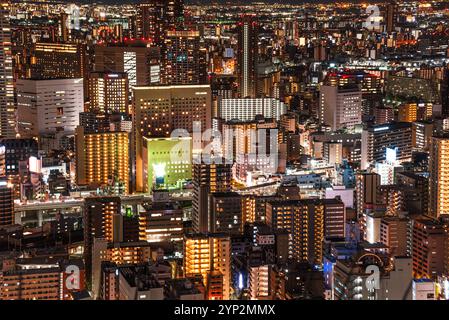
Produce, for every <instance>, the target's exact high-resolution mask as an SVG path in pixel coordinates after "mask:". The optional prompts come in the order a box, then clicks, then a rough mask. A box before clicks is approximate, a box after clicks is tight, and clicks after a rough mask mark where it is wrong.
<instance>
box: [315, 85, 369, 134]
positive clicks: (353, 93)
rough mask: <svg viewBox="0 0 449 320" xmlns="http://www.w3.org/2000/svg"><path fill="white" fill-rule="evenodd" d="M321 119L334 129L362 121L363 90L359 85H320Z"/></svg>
mask: <svg viewBox="0 0 449 320" xmlns="http://www.w3.org/2000/svg"><path fill="white" fill-rule="evenodd" d="M319 109H320V111H319V119H320V121H321V123H324V124H326V125H329V126H330V127H331V130H332V131H335V130H338V129H341V128H349V129H351V128H354V126H355V125H358V124H361V123H362V92H361V91H360V89H359V88H358V87H357V86H352V87H349V86H348V87H337V86H326V85H323V86H321V87H320V107H319Z"/></svg>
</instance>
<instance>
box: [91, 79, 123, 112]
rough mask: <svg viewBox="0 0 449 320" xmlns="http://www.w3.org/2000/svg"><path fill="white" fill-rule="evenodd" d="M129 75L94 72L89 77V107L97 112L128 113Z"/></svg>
mask: <svg viewBox="0 0 449 320" xmlns="http://www.w3.org/2000/svg"><path fill="white" fill-rule="evenodd" d="M128 103H129V82H128V75H127V74H126V73H120V72H114V73H112V72H92V73H91V74H90V77H89V109H88V111H90V112H95V113H107V114H110V113H128V112H129V110H128Z"/></svg>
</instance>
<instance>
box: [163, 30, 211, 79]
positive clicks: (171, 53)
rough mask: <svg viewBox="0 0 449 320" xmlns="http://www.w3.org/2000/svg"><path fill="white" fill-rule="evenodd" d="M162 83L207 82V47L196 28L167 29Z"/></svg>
mask: <svg viewBox="0 0 449 320" xmlns="http://www.w3.org/2000/svg"><path fill="white" fill-rule="evenodd" d="M161 60H162V72H161V83H162V84H168V85H180V84H205V83H206V82H207V74H206V64H205V49H202V48H201V38H200V33H199V31H196V30H173V31H170V30H168V31H166V35H165V39H164V44H163V50H162V59H161Z"/></svg>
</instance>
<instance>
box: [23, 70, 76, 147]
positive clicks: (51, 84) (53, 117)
mask: <svg viewBox="0 0 449 320" xmlns="http://www.w3.org/2000/svg"><path fill="white" fill-rule="evenodd" d="M83 91H84V89H83V79H52V80H28V79H19V80H17V110H18V126H19V133H20V135H21V136H23V137H24V138H27V137H28V138H30V137H38V136H39V134H51V133H61V132H63V133H64V134H65V135H71V134H73V133H74V132H75V128H76V127H77V126H78V125H79V113H80V112H83V111H84V94H83Z"/></svg>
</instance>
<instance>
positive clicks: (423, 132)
mask: <svg viewBox="0 0 449 320" xmlns="http://www.w3.org/2000/svg"><path fill="white" fill-rule="evenodd" d="M433 130H434V124H433V123H432V122H426V121H417V122H413V123H412V147H413V149H414V150H417V151H426V150H428V148H430V144H431V142H432V135H433Z"/></svg>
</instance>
